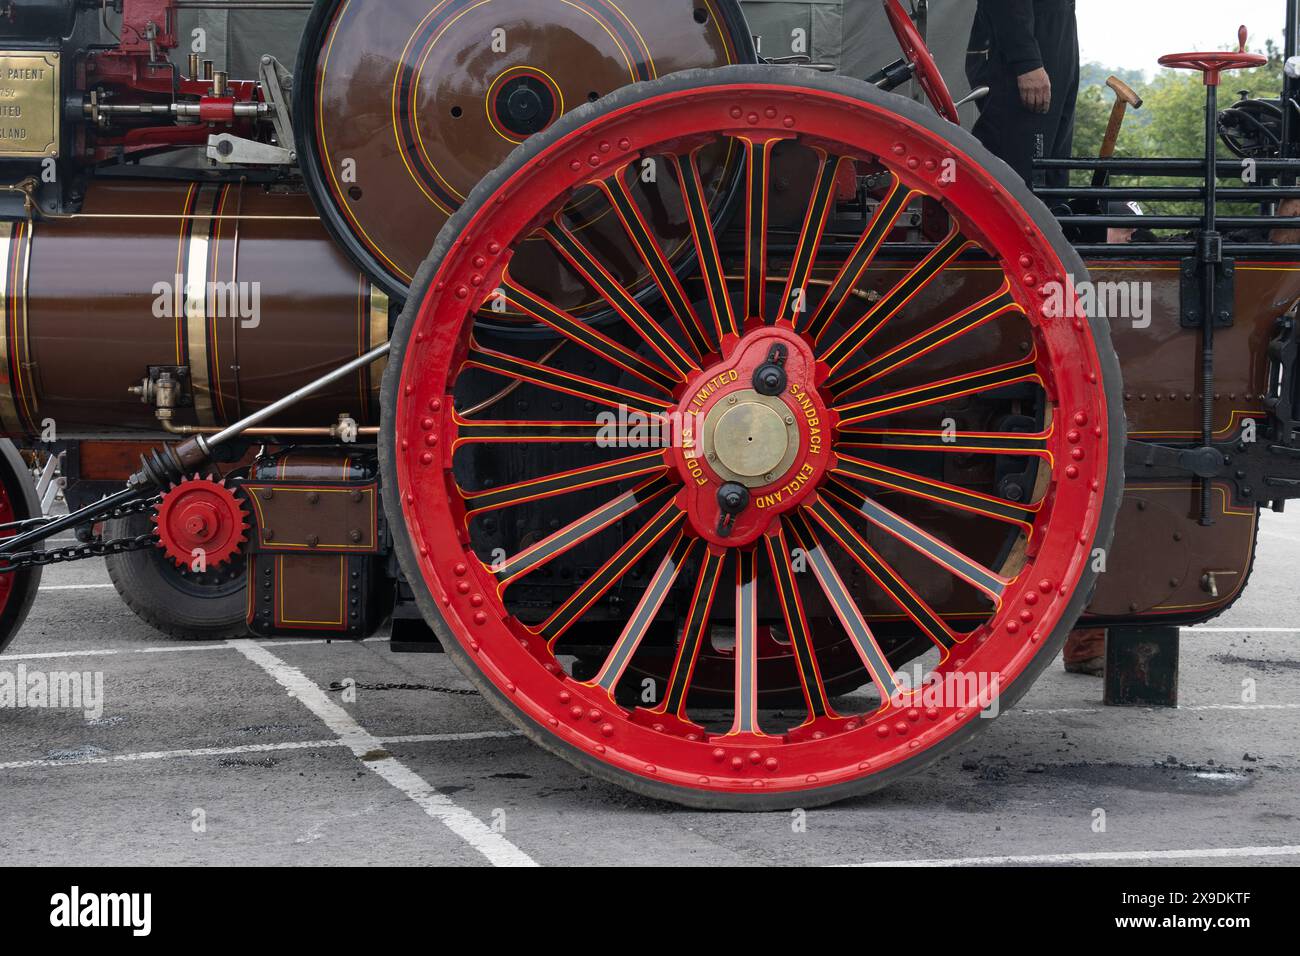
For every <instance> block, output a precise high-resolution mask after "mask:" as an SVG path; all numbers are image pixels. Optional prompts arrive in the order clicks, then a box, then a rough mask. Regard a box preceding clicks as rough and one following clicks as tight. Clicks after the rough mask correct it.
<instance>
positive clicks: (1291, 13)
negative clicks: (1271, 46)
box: [1282, 0, 1300, 183]
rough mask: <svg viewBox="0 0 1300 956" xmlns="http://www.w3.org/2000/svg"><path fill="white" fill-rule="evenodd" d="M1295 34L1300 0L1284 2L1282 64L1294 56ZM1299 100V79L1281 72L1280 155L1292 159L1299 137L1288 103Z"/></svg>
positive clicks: (1299, 27)
mask: <svg viewBox="0 0 1300 956" xmlns="http://www.w3.org/2000/svg"><path fill="white" fill-rule="evenodd" d="M1297 34H1300V0H1286V36H1285V38H1284V40H1283V48H1284V50H1283V53H1282V62H1283V63H1284V64H1285V63H1287V62H1288V61H1289V60H1290V59H1291V58H1292V57H1294V56H1295V55H1296V42H1297ZM1297 98H1300V78H1295V77H1291V76H1288V75H1287V74H1286V70H1283V71H1282V155H1283V156H1284V157H1286V158H1292V157H1294V156H1296V155H1298V154H1300V136H1297V135H1296V133H1297V131H1296V126H1295V117H1294V116H1292V115H1291V109H1290V108H1289V107H1288V106H1287V103H1288V101H1293V100H1295V99H1297ZM1282 181H1283V182H1285V183H1293V182H1295V177H1294V176H1286V177H1283V180H1282Z"/></svg>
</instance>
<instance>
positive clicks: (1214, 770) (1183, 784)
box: [1044, 762, 1257, 797]
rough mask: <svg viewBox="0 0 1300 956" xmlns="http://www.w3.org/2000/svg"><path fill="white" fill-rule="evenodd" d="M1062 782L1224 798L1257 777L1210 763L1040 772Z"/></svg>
mask: <svg viewBox="0 0 1300 956" xmlns="http://www.w3.org/2000/svg"><path fill="white" fill-rule="evenodd" d="M1044 772H1045V773H1047V774H1050V775H1052V776H1054V777H1056V778H1058V779H1060V780H1062V781H1067V782H1071V783H1080V784H1085V785H1087V786H1090V787H1122V788H1124V789H1126V790H1140V791H1142V792H1144V793H1178V794H1190V795H1201V796H1208V797H1212V796H1227V795H1229V794H1235V793H1239V792H1240V791H1242V790H1244V789H1245V788H1246V787H1249V786H1250V785H1251V784H1253V783H1254V782H1255V780H1256V778H1257V771H1256V770H1255V769H1254V768H1247V769H1244V770H1234V769H1231V768H1228V767H1221V766H1217V765H1213V764H1186V763H1178V762H1175V763H1169V762H1165V763H1157V764H1151V765H1148V766H1141V765H1137V766H1134V765H1132V764H1121V763H1071V764H1059V765H1057V766H1049V767H1047V768H1046V769H1045V771H1044Z"/></svg>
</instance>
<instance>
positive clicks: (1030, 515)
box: [834, 455, 1039, 531]
mask: <svg viewBox="0 0 1300 956" xmlns="http://www.w3.org/2000/svg"><path fill="white" fill-rule="evenodd" d="M834 473H835V474H837V475H843V476H845V477H847V478H856V479H857V480H859V481H865V482H869V483H870V484H873V485H876V486H878V487H881V488H889V489H891V490H893V491H901V492H903V493H904V494H907V495H911V496H913V497H915V498H924V499H926V500H928V501H936V502H938V503H940V504H944V505H951V506H952V507H954V508H960V509H961V510H962V511H969V512H972V513H974V514H978V515H983V516H984V517H986V518H992V519H994V520H996V521H1003V522H1006V523H1007V524H1014V525H1020V526H1021V527H1022V528H1024V529H1025V530H1026V531H1028V530H1029V528H1030V527H1031V526H1032V524H1033V520H1034V516H1035V515H1036V514H1037V513H1038V507H1039V506H1038V505H1018V504H1014V503H1013V502H1010V501H1007V500H1006V499H1004V498H994V497H993V496H991V495H982V494H979V493H978V492H974V491H967V490H966V489H965V488H958V487H957V486H956V485H950V484H947V483H946V482H942V481H936V480H934V479H932V478H923V477H921V476H920V475H915V474H912V473H911V472H908V471H900V470H899V469H897V468H887V467H886V466H884V465H877V464H874V463H872V462H869V461H863V460H861V459H859V458H852V457H850V456H848V455H839V456H838V457H837V459H836V464H835V468H834Z"/></svg>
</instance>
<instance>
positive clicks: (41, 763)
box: [0, 730, 522, 770]
mask: <svg viewBox="0 0 1300 956" xmlns="http://www.w3.org/2000/svg"><path fill="white" fill-rule="evenodd" d="M519 736H522V735H521V734H520V733H519V731H517V730H478V731H471V732H468V733H461V734H403V735H401V736H398V737H383V738H381V740H380V742H381V743H384V744H430V743H433V744H438V743H456V742H459V741H462V740H494V739H499V738H502V737H519ZM346 746H347V742H346V741H344V740H341V739H339V738H332V739H330V740H289V741H285V742H283V743H278V744H242V745H240V746H237V747H198V748H194V749H190V750H154V751H145V752H144V753H132V754H110V755H109V756H106V757H72V758H70V759H68V760H57V759H43V760H14V761H10V762H9V763H0V770H28V769H31V768H33V767H84V766H87V765H90V764H96V765H101V766H102V765H104V764H113V763H139V762H140V761H145V760H183V759H186V758H191V757H229V756H235V755H238V754H261V753H274V752H275V751H278V750H321V749H323V748H326V747H346Z"/></svg>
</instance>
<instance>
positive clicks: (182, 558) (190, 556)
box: [153, 475, 248, 570]
mask: <svg viewBox="0 0 1300 956" xmlns="http://www.w3.org/2000/svg"><path fill="white" fill-rule="evenodd" d="M153 522H154V525H155V527H156V528H157V529H158V546H159V547H160V548H162V549H163V550H164V551H166V552H167V557H169V558H171V560H172V561H173V562H174V563H175V564H176V566H177V567H181V568H192V569H194V568H195V562H196V561H197V562H201V567H200V568H197V570H208V569H214V568H219V567H221V566H222V565H223V564H225V563H226V562H228V561H230V560H231V559H232V558H234V557H235V555H237V554H239V550H240V548H241V547H242V546H243V544H244V543H245V542H246V541H248V512H247V511H246V510H245V509H244V503H243V501H241V500H240V498H239V496H238V495H237V494H236V493H235V492H234V490H233V489H231V488H230V487H229V486H228V485H227V484H226V483H225V481H224V480H218V479H217V478H215V477H214V476H212V475H208V476H207V477H206V478H204V477H201V476H199V475H194V476H193V477H191V478H185V479H182V480H181V481H180V483H178V484H175V485H172V487H171V488H170V489H168V490H167V492H166V494H164V495H163V497H162V500H161V501H160V502H159V503H158V507H157V508H156V509H155V510H154V515H153Z"/></svg>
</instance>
